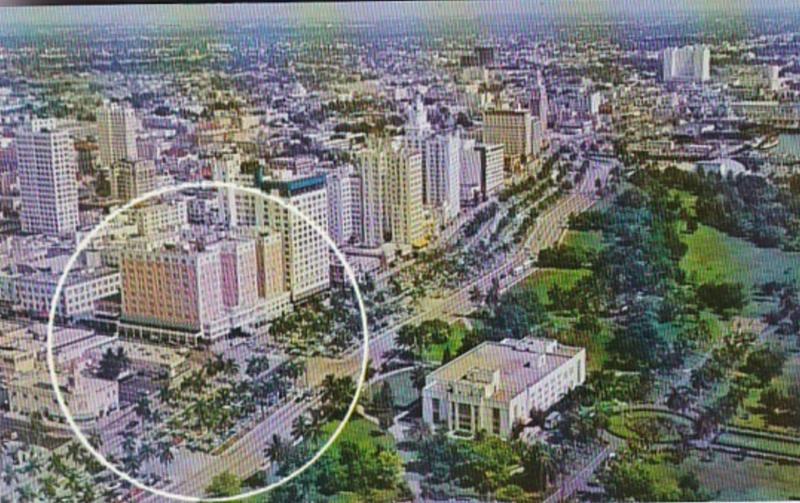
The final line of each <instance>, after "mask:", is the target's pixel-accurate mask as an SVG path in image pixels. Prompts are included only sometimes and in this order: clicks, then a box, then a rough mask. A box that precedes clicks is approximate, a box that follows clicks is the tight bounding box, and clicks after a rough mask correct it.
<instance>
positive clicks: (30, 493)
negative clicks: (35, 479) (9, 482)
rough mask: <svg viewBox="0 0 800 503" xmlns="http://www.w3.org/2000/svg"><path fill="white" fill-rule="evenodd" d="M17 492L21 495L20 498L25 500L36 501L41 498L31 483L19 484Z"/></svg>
mask: <svg viewBox="0 0 800 503" xmlns="http://www.w3.org/2000/svg"><path fill="white" fill-rule="evenodd" d="M16 492H17V495H18V496H19V500H20V501H23V502H27V501H36V500H37V499H38V498H39V494H38V492H37V491H36V489H34V488H33V486H32V485H31V484H29V483H28V484H23V485H21V486H18V487H17V488H16Z"/></svg>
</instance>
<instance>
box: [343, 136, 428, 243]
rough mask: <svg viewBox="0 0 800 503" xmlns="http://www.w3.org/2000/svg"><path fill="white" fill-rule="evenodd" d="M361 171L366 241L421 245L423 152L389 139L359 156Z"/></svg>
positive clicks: (364, 235)
mask: <svg viewBox="0 0 800 503" xmlns="http://www.w3.org/2000/svg"><path fill="white" fill-rule="evenodd" d="M358 165H359V170H360V174H361V210H362V212H361V220H362V236H361V239H362V242H363V243H364V244H365V245H367V246H380V245H381V244H383V243H385V242H387V241H391V242H393V243H396V244H398V245H405V246H414V245H419V244H420V243H421V241H422V239H423V237H424V233H425V230H424V222H423V217H422V155H421V154H420V152H419V151H417V150H416V149H414V148H412V147H410V146H407V145H406V146H395V145H392V144H390V143H388V142H385V141H379V142H375V143H373V144H371V145H370V146H369V147H368V149H367V150H366V151H364V152H361V153H360V154H359V156H358Z"/></svg>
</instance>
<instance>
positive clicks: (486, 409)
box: [422, 338, 586, 438]
mask: <svg viewBox="0 0 800 503" xmlns="http://www.w3.org/2000/svg"><path fill="white" fill-rule="evenodd" d="M585 380H586V351H585V350H584V349H583V348H575V347H569V346H563V345H561V344H559V343H557V342H556V341H553V340H549V339H539V338H526V339H520V340H516V339H505V340H503V341H502V342H484V343H483V344H481V345H479V346H477V347H476V348H474V349H472V350H471V351H469V352H467V353H465V354H463V355H461V356H459V357H458V358H456V359H454V360H453V361H451V362H450V363H448V364H447V365H444V366H442V367H440V368H438V369H436V370H435V371H433V372H432V373H430V374H429V375H428V376H427V378H426V380H425V388H424V389H423V391H422V417H423V420H424V421H425V423H427V424H429V425H431V426H433V427H437V428H447V431H448V432H450V433H453V434H456V435H461V436H473V435H474V434H475V433H477V432H478V431H480V430H484V431H486V432H487V433H489V434H492V435H498V436H500V437H503V438H509V437H510V436H511V432H512V430H513V428H514V425H515V424H516V423H527V422H528V421H529V419H530V413H531V410H540V411H545V410H547V409H549V408H550V407H552V406H553V405H554V404H556V403H557V402H558V401H559V400H561V399H562V398H563V397H564V395H566V394H567V393H568V392H569V391H570V390H572V389H574V388H575V387H577V386H580V385H581V384H582V383H583V382H584V381H585Z"/></svg>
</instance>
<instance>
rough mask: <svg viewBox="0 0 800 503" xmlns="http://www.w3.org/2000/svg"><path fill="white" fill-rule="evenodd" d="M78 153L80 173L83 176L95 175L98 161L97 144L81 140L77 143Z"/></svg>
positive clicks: (76, 149) (76, 150)
mask: <svg viewBox="0 0 800 503" xmlns="http://www.w3.org/2000/svg"><path fill="white" fill-rule="evenodd" d="M75 152H76V153H77V162H78V173H79V174H80V175H81V176H84V175H93V174H94V170H95V163H96V161H97V143H95V142H92V141H88V140H81V141H76V142H75Z"/></svg>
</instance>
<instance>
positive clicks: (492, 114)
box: [483, 109, 533, 167]
mask: <svg viewBox="0 0 800 503" xmlns="http://www.w3.org/2000/svg"><path fill="white" fill-rule="evenodd" d="M531 128H532V122H531V113H530V112H529V111H527V110H502V109H494V110H487V111H485V112H484V113H483V143H485V144H487V145H497V144H499V145H503V147H504V148H505V161H506V166H507V167H512V166H513V165H514V164H515V163H516V162H519V161H520V160H521V159H522V158H523V157H525V158H526V159H527V158H528V157H530V155H531V154H532V153H533V150H532V145H531V138H532V136H533V135H532V134H531Z"/></svg>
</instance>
